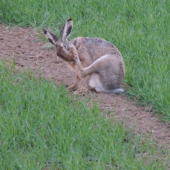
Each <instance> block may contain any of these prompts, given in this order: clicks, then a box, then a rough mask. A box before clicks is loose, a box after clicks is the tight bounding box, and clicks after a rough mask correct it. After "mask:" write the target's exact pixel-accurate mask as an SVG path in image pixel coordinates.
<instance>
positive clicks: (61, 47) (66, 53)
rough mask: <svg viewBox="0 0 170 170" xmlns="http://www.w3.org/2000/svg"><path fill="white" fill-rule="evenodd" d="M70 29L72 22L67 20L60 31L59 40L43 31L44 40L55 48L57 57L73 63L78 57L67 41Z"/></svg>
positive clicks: (72, 46)
mask: <svg viewBox="0 0 170 170" xmlns="http://www.w3.org/2000/svg"><path fill="white" fill-rule="evenodd" d="M72 28H73V21H72V19H68V20H67V21H66V22H65V24H64V26H63V28H62V29H61V31H60V39H58V38H57V36H56V35H54V34H53V33H51V32H48V31H47V30H45V29H44V34H45V36H46V38H47V39H48V40H49V41H50V43H52V44H53V45H54V46H55V47H56V51H57V56H59V57H60V58H62V59H63V60H65V61H68V62H71V61H75V60H76V59H77V56H78V53H77V50H76V48H75V46H74V45H73V44H72V43H70V42H69V41H68V40H67V38H68V37H69V35H70V33H71V30H72Z"/></svg>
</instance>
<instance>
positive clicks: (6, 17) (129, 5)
mask: <svg viewBox="0 0 170 170" xmlns="http://www.w3.org/2000/svg"><path fill="white" fill-rule="evenodd" d="M18 5H19V6H18ZM169 6H170V2H169V1H168V0H163V1H161V2H160V1H154V0H149V1H147V0H145V1H142V0H138V1H132V0H130V1H126V0H120V1H113V2H110V1H109V0H105V1H101V0H99V1H89V0H87V1H78V0H74V1H69V0H64V1H59V2H57V3H56V1H55V0H50V1H45V0H36V1H31V0H29V1H27V0H19V1H7V0H2V1H1V2H0V20H1V22H3V23H6V24H9V25H13V24H15V25H16V24H17V25H19V26H33V27H40V28H42V27H51V29H52V30H54V32H55V33H57V34H58V35H59V30H60V28H61V26H62V24H63V23H64V22H65V20H67V19H68V18H72V19H73V20H74V29H73V33H72V35H71V38H73V37H77V36H90V37H101V38H105V39H107V40H109V41H111V42H112V43H114V44H115V45H116V46H117V47H118V48H119V49H120V51H121V53H122V55H123V57H124V60H125V64H126V78H125V81H124V83H125V84H127V85H128V86H129V87H130V89H129V91H128V93H129V94H131V95H132V96H134V97H136V98H137V99H138V100H140V104H143V105H145V104H148V105H152V106H153V108H154V109H156V110H157V111H158V112H159V113H162V114H163V117H162V119H163V120H165V121H167V122H169V121H170V95H169V92H170V64H169V63H170V52H169V44H170V40H169V37H170V32H169V30H170V24H169V16H170V11H169Z"/></svg>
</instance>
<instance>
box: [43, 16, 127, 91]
mask: <svg viewBox="0 0 170 170" xmlns="http://www.w3.org/2000/svg"><path fill="white" fill-rule="evenodd" d="M72 28H73V21H72V19H68V20H67V21H66V22H65V24H64V26H63V28H62V29H61V31H60V39H58V38H57V36H56V35H54V34H53V33H51V32H48V31H47V30H45V29H44V34H45V36H46V38H47V39H48V40H49V41H50V42H51V43H52V44H53V45H54V46H55V47H56V53H57V56H59V57H60V58H61V59H63V60H64V61H65V62H66V63H68V65H69V66H71V68H73V70H75V72H76V78H75V81H74V83H73V84H72V85H71V86H70V87H69V89H72V90H73V89H75V90H76V89H77V91H76V93H81V92H83V91H84V90H87V89H93V90H95V91H96V92H105V93H120V92H124V89H122V88H120V85H121V82H122V80H123V78H124V76H125V65H124V60H123V57H122V55H121V53H120V52H119V50H118V49H117V48H116V46H115V45H113V44H112V43H110V42H108V41H106V40H104V39H101V38H97V37H96V38H89V37H77V38H75V39H72V40H71V41H68V40H67V38H68V37H69V35H70V33H71V30H72ZM81 80H82V83H81V85H80V86H79V83H80V82H81ZM78 86H79V88H78Z"/></svg>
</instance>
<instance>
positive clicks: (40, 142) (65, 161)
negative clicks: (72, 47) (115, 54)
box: [0, 0, 170, 170]
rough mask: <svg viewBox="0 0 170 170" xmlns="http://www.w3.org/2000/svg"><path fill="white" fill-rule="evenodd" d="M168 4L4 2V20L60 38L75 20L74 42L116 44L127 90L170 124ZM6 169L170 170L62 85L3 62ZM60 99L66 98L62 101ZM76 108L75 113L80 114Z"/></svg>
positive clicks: (149, 147)
mask: <svg viewBox="0 0 170 170" xmlns="http://www.w3.org/2000/svg"><path fill="white" fill-rule="evenodd" d="M169 5H170V2H168V1H167V0H166V1H161V2H157V1H153V0H149V1H140V0H139V1H131V0H130V1H126V0H120V1H115V2H110V1H108V0H106V1H88V0H87V1H76V0H74V1H72V2H70V1H69V0H68V1H59V2H56V1H54V0H50V1H43V0H39V1H38V0H36V1H31V0H28V1H26V0H18V1H14V0H13V1H6V0H2V1H1V2H0V22H2V23H3V24H8V25H9V26H14V25H18V26H32V27H37V29H38V30H40V29H42V27H48V28H49V29H51V30H52V31H53V32H54V33H56V34H57V35H59V31H60V28H61V26H62V25H63V23H64V21H65V20H67V19H68V18H72V19H73V20H74V29H73V33H72V35H71V38H74V37H77V36H90V37H101V38H105V39H107V40H108V41H110V42H112V43H114V44H115V45H116V46H117V47H118V48H119V50H120V51H121V53H122V55H123V57H124V60H125V65H126V77H125V80H124V82H123V83H124V85H125V86H127V93H128V94H129V95H131V96H132V97H134V98H135V99H136V100H137V102H138V103H139V104H140V105H149V106H152V107H153V108H154V109H155V110H156V111H157V112H158V113H159V114H161V118H162V119H163V120H164V121H167V122H170V96H169V92H170V64H169V63H170V54H169V27H170V26H169V16H170V12H169ZM0 69H1V74H0V79H1V83H0V87H1V96H0V106H1V107H0V110H1V111H0V112H1V115H0V117H1V118H0V121H1V123H0V124H1V126H0V133H1V134H0V136H1V137H0V140H1V141H2V142H1V148H0V153H1V154H0V157H1V159H0V160H1V161H0V167H2V168H1V169H45V167H48V168H51V169H116V168H117V169H123V170H124V169H165V165H163V164H162V163H164V161H162V162H161V161H158V159H159V158H160V157H162V155H164V152H162V153H160V151H159V150H158V151H156V149H155V146H154V145H153V143H151V142H150V141H149V140H146V141H145V142H144V141H143V140H142V139H141V138H140V137H136V136H133V135H132V132H131V131H130V130H128V129H123V126H122V124H121V123H114V126H113V125H112V123H111V120H107V119H106V117H105V116H103V117H102V116H101V115H100V111H99V106H96V104H94V106H93V107H92V108H91V109H90V108H88V107H87V101H80V100H79V99H76V98H75V99H74V100H73V99H70V97H68V96H69V95H68V92H67V91H66V90H65V89H64V87H57V88H56V86H55V85H54V84H53V82H47V81H46V80H44V79H43V78H42V79H38V80H36V79H35V78H34V76H33V75H32V73H30V72H29V71H27V72H26V73H16V71H15V62H13V64H12V66H10V68H9V66H8V67H7V66H6V65H5V64H3V63H1V65H0ZM61 98H62V100H61ZM77 108H78V109H77ZM146 165H147V166H146Z"/></svg>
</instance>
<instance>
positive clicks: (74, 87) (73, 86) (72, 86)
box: [68, 84, 77, 91]
mask: <svg viewBox="0 0 170 170" xmlns="http://www.w3.org/2000/svg"><path fill="white" fill-rule="evenodd" d="M68 90H71V91H75V90H77V86H76V84H72V85H71V86H69V87H68Z"/></svg>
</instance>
